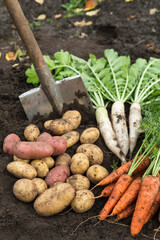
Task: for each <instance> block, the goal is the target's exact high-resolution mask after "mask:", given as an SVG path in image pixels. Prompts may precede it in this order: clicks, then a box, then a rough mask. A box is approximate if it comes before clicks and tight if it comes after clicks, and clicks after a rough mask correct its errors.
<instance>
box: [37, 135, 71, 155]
mask: <svg viewBox="0 0 160 240" xmlns="http://www.w3.org/2000/svg"><path fill="white" fill-rule="evenodd" d="M37 142H46V143H49V144H50V145H51V146H52V147H53V150H54V151H53V153H52V155H54V156H56V155H60V154H63V153H64V152H65V151H66V149H67V141H66V140H65V139H64V138H62V137H60V136H54V137H52V136H51V135H50V134H49V133H47V132H44V133H42V134H41V135H40V136H39V137H38V138H37Z"/></svg>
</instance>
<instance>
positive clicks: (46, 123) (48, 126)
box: [44, 120, 53, 130]
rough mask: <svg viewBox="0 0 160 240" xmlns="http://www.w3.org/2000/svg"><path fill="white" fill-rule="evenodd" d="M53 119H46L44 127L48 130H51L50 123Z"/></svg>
mask: <svg viewBox="0 0 160 240" xmlns="http://www.w3.org/2000/svg"><path fill="white" fill-rule="evenodd" d="M52 121H53V120H47V121H45V123H44V128H45V129H47V130H49V128H50V123H51V122H52Z"/></svg>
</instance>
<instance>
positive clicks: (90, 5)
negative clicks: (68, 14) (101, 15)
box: [83, 0, 97, 11]
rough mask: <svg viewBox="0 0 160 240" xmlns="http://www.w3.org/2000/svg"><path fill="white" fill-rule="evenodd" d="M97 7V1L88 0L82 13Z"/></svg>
mask: <svg viewBox="0 0 160 240" xmlns="http://www.w3.org/2000/svg"><path fill="white" fill-rule="evenodd" d="M96 6H97V1H96V0H88V1H87V2H86V4H85V7H84V10H83V11H89V10H91V9H94V8H95V7H96Z"/></svg>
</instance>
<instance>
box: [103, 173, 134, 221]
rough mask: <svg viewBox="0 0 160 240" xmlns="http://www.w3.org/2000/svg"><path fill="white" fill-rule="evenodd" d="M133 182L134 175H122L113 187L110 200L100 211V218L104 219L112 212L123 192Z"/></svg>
mask: <svg viewBox="0 0 160 240" xmlns="http://www.w3.org/2000/svg"><path fill="white" fill-rule="evenodd" d="M131 182H132V177H130V176H129V175H127V174H123V175H122V176H120V178H119V179H118V181H117V182H116V184H115V186H114V188H113V191H112V193H111V195H110V197H109V198H108V201H107V202H106V204H105V205H104V207H103V209H102V210H101V212H100V215H99V220H104V219H105V218H106V217H107V216H108V215H109V214H110V212H111V211H112V209H113V207H114V206H115V204H116V203H117V202H118V200H119V199H120V197H121V196H122V194H123V193H124V192H125V191H126V189H127V188H128V186H129V185H130V183H131Z"/></svg>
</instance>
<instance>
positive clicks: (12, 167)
mask: <svg viewBox="0 0 160 240" xmlns="http://www.w3.org/2000/svg"><path fill="white" fill-rule="evenodd" d="M7 171H8V172H9V173H11V174H12V175H13V176H15V177H17V178H27V179H33V178H35V177H36V176H37V171H36V170H35V168H34V167H32V166H31V165H30V164H29V163H25V162H22V161H14V162H10V163H9V164H8V165H7Z"/></svg>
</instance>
